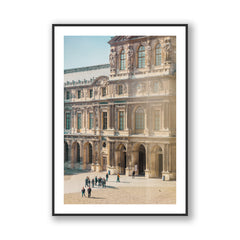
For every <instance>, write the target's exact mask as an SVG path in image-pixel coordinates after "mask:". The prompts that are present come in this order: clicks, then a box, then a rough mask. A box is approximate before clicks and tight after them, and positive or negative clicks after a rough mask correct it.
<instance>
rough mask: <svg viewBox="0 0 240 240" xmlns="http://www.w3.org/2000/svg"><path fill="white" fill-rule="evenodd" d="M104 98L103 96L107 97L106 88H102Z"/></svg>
mask: <svg viewBox="0 0 240 240" xmlns="http://www.w3.org/2000/svg"><path fill="white" fill-rule="evenodd" d="M102 96H103V97H104V96H106V88H105V87H104V88H102Z"/></svg>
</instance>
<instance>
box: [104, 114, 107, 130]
mask: <svg viewBox="0 0 240 240" xmlns="http://www.w3.org/2000/svg"><path fill="white" fill-rule="evenodd" d="M103 129H107V112H103Z"/></svg>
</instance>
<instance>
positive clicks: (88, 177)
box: [88, 177, 90, 187]
mask: <svg viewBox="0 0 240 240" xmlns="http://www.w3.org/2000/svg"><path fill="white" fill-rule="evenodd" d="M88 186H89V187H90V178H89V177H88Z"/></svg>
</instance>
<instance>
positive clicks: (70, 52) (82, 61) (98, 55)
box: [64, 36, 111, 69]
mask: <svg viewBox="0 0 240 240" xmlns="http://www.w3.org/2000/svg"><path fill="white" fill-rule="evenodd" d="M110 39H111V36H65V37H64V69H70V68H79V67H87V66H93V65H99V64H106V63H109V53H110V45H109V44H108V41H109V40H110Z"/></svg>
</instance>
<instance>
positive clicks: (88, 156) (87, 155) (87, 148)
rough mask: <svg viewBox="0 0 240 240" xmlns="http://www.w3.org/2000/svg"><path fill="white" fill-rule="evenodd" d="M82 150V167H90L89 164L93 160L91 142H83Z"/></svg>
mask: <svg viewBox="0 0 240 240" xmlns="http://www.w3.org/2000/svg"><path fill="white" fill-rule="evenodd" d="M83 151H84V152H83V168H84V169H86V168H87V169H91V164H92V162H93V153H92V151H93V149H92V144H91V143H89V142H87V143H85V144H84V150H83Z"/></svg>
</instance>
